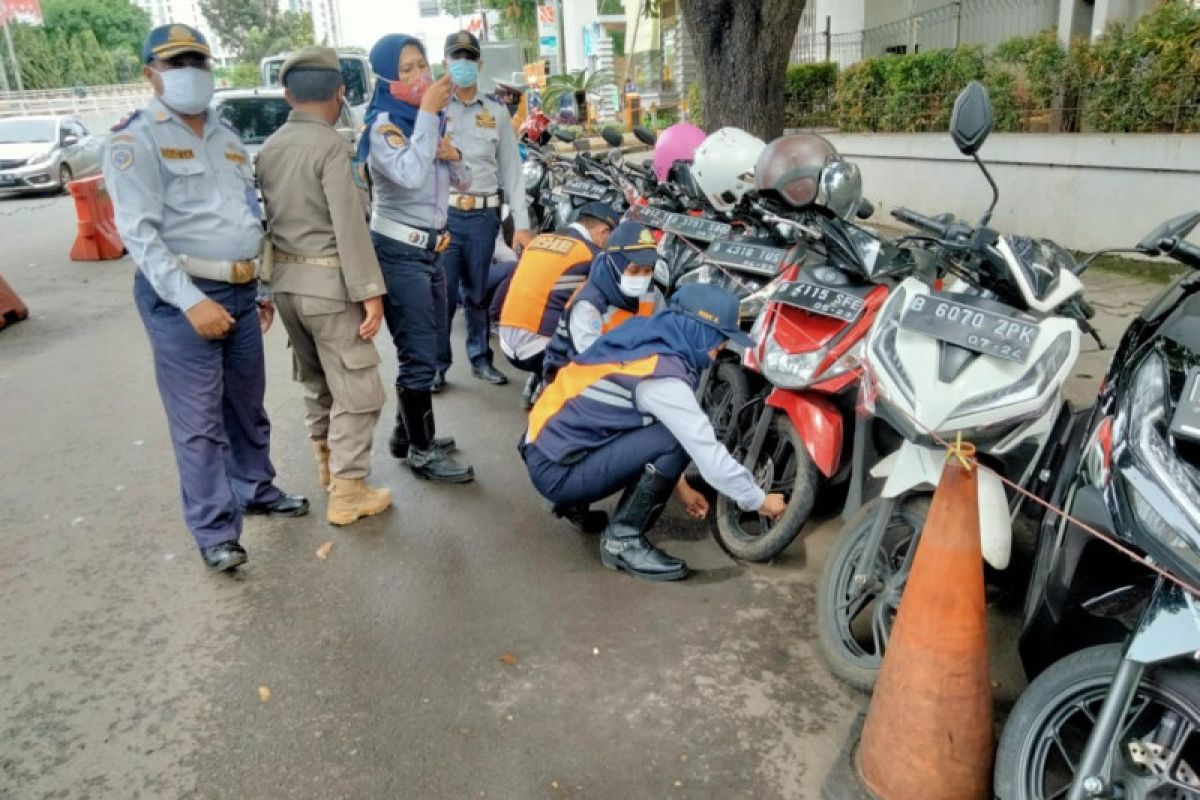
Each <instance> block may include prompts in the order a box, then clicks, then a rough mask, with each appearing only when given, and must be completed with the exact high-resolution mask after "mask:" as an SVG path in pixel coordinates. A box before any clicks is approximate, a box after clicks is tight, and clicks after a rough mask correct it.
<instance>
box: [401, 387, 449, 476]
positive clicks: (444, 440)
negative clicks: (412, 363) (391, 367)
mask: <svg viewBox="0 0 1200 800" xmlns="http://www.w3.org/2000/svg"><path fill="white" fill-rule="evenodd" d="M433 446H434V447H435V448H436V449H438V450H441V451H442V453H443V454H450V453H453V452H454V451H455V450H457V449H458V442H456V441H454V437H453V436H438V437H437V438H435V439H434V440H433ZM388 447H389V448H391V451H392V458H407V457H408V428H406V427H405V425H404V387H403V386H399V385H397V386H396V425H395V427H394V428H392V436H391V438H389V439H388Z"/></svg>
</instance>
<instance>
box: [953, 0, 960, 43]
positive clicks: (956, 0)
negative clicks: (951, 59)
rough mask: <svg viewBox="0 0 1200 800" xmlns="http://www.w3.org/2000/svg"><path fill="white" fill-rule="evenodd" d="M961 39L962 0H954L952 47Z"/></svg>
mask: <svg viewBox="0 0 1200 800" xmlns="http://www.w3.org/2000/svg"><path fill="white" fill-rule="evenodd" d="M961 41H962V0H954V49H955V50H957V49H958V45H959V42H961Z"/></svg>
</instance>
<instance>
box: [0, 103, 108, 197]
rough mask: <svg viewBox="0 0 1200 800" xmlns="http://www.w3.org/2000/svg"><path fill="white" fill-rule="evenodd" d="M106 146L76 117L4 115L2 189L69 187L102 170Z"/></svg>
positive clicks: (1, 126) (1, 123)
mask: <svg viewBox="0 0 1200 800" xmlns="http://www.w3.org/2000/svg"><path fill="white" fill-rule="evenodd" d="M102 147H103V138H102V137H99V136H92V134H91V133H90V132H89V131H88V129H87V126H85V125H84V124H83V122H81V121H80V120H79V119H78V118H76V117H55V116H42V117H9V118H7V119H0V193H11V192H33V191H37V192H60V191H65V190H66V188H67V184H68V183H70V182H71V181H72V180H73V179H75V178H85V177H87V176H89V175H95V174H97V173H98V172H100V155H101V148H102Z"/></svg>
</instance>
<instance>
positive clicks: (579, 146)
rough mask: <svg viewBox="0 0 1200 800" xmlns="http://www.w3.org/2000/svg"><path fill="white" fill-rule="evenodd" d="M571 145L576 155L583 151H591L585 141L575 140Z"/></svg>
mask: <svg viewBox="0 0 1200 800" xmlns="http://www.w3.org/2000/svg"><path fill="white" fill-rule="evenodd" d="M573 144H574V146H575V152H576V153H582V152H583V151H584V150H591V148H590V147H588V143H587V140H586V139H575V140H574V141H573Z"/></svg>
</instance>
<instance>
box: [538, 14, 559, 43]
mask: <svg viewBox="0 0 1200 800" xmlns="http://www.w3.org/2000/svg"><path fill="white" fill-rule="evenodd" d="M537 22H538V54H539V55H543V56H555V55H558V11H557V9H556V8H555V7H554V5H552V4H549V3H547V4H546V5H540V6H538V7H537Z"/></svg>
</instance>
